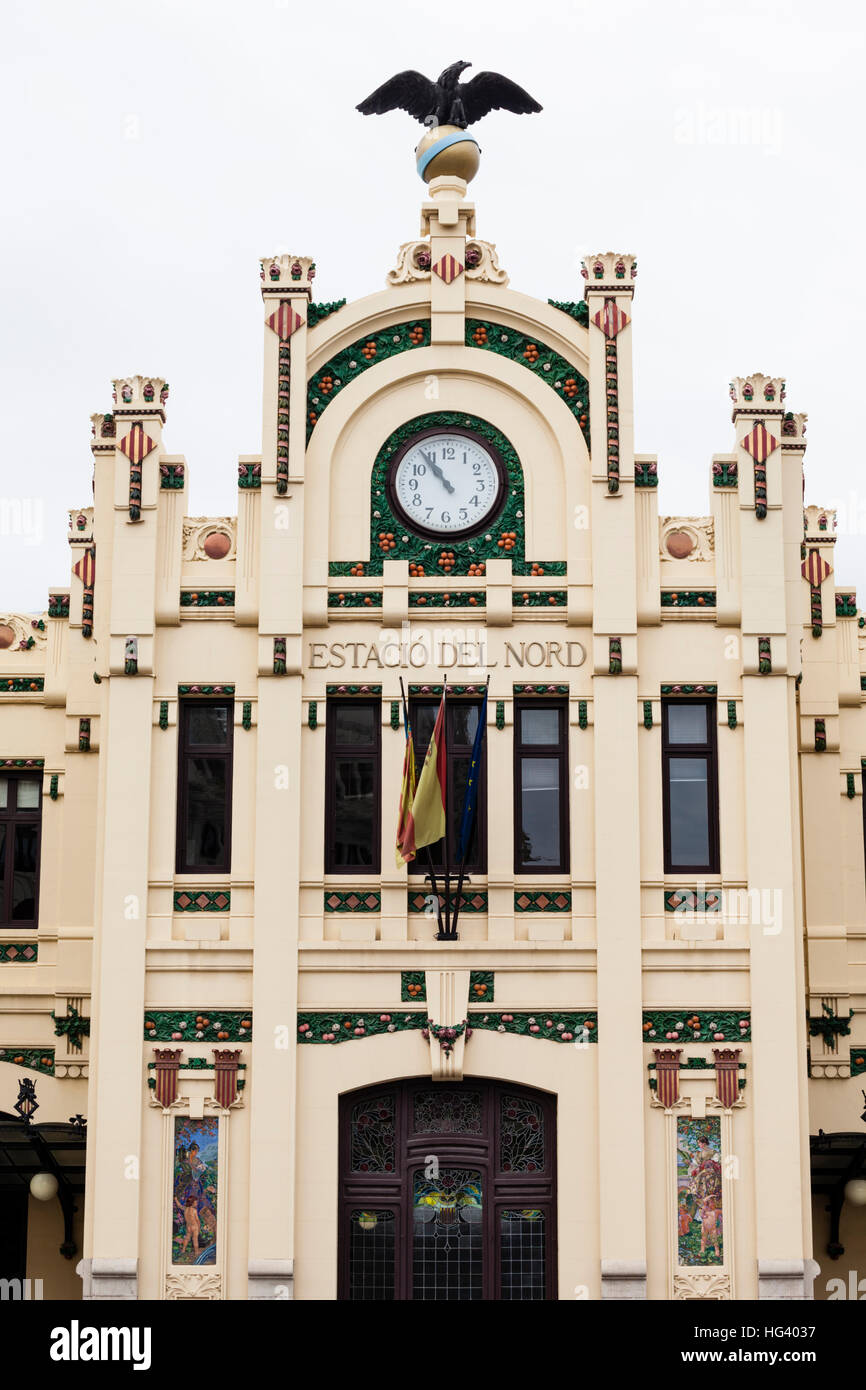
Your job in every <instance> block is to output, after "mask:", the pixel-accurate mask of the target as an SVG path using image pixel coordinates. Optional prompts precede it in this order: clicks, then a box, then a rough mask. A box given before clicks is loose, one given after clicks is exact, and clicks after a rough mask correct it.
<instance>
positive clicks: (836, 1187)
mask: <svg viewBox="0 0 866 1390" xmlns="http://www.w3.org/2000/svg"><path fill="white" fill-rule="evenodd" d="M809 1156H810V1160H811V1169H812V1191H813V1192H816V1193H824V1194H825V1195H826V1196H827V1197H828V1199H829V1200H828V1202H827V1210H828V1211H829V1213H830V1239H829V1240H828V1241H827V1254H828V1255H829V1256H830V1258H831V1260H838V1258H839V1256H840V1255H844V1253H845V1247H844V1245H843V1244H842V1243H841V1241H840V1239H839V1227H840V1223H841V1218H842V1208H843V1206H844V1204H845V1185H846V1183H849V1182H851V1180H852V1178H859V1177H862V1176H864V1175H866V1134H864V1133H863V1131H862V1130H859V1131H851V1132H848V1131H842V1132H839V1133H836V1134H825V1133H824V1131H823V1130H819V1131H818V1133H817V1134H811V1135H810V1136H809Z"/></svg>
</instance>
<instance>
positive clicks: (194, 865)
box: [0, 164, 866, 1300]
mask: <svg viewBox="0 0 866 1390" xmlns="http://www.w3.org/2000/svg"><path fill="white" fill-rule="evenodd" d="M454 167H455V168H458V167H459V165H458V164H455V166H454ZM437 168H438V170H439V172H438V173H437V175H436V176H435V177H433V178H432V179H431V181H430V183H429V186H428V188H427V190H426V195H425V198H424V202H423V205H422V211H421V230H420V236H419V238H418V239H417V240H412V241H409V242H406V243H405V244H403V245H402V246H401V247H400V250H399V254H398V257H397V263H396V265H395V266H394V268H393V269H391V270H390V271H388V273H387V276H386V286H385V288H384V289H383V290H381V291H379V292H377V293H374V294H372V295H370V296H369V297H368V298H365V299H362V300H360V301H358V302H356V303H352V304H346V303H339V304H320V303H317V302H316V301H315V300H314V298H313V281H314V270H315V267H314V265H313V263H312V261H311V260H310V259H309V258H308V257H304V256H294V255H278V256H276V257H274V258H266V259H265V260H263V261H262V263H261V292H262V297H263V300H264V325H263V333H264V345H265V356H264V381H263V416H262V452H261V455H258V456H255V457H249V456H243V457H242V458H241V459H240V462H239V470H238V475H239V476H238V504H237V515H236V516H232V517H190V516H188V515H187V493H188V488H189V468H188V466H187V464H186V462H185V460H184V458H183V457H182V456H181V455H178V454H173V453H169V452H168V451H167V450H168V445H167V443H166V442H165V441H164V438H163V430H164V427H165V422H166V410H167V407H166V399H167V395H168V388H167V386H166V385H165V383H164V382H163V381H162V380H160V379H158V378H154V377H150V378H148V377H142V376H133V377H130V378H126V379H119V380H117V381H116V382H115V383H114V396H113V404H112V405H111V407H110V408H109V409H108V410H107V411H106V412H101V413H99V414H96V415H94V416H93V417H92V418H93V438H92V450H93V460H94V489H93V505H92V506H86V507H83V508H81V510H80V511H73V512H72V513H71V514H70V532H69V542H70V549H71V557H72V559H71V564H72V574H71V577H70V581H69V585H68V587H65V588H60V589H56V590H53V591H52V593H51V594H50V597H49V603H48V608H47V611H46V612H45V613H44V614H42V615H41V616H40V617H37V618H33V617H32V616H31V615H26V616H21V615H14V614H13V615H6V617H5V618H3V620H2V625H0V646H2V650H0V704H2V706H3V708H2V711H0V731H2V733H0V794H2V800H0V836H2V839H0V844H2V847H3V848H2V852H0V872H2V879H0V883H2V885H3V887H2V892H3V898H2V903H3V915H2V917H0V1063H2V1065H0V1111H2V1117H0V1165H2V1166H0V1184H2V1185H0V1200H2V1202H3V1203H4V1207H5V1210H6V1212H7V1221H6V1223H5V1227H4V1229H5V1230H6V1233H7V1234H6V1238H5V1244H4V1247H3V1258H4V1262H5V1266H6V1269H5V1271H2V1272H4V1273H8V1275H9V1277H14V1276H15V1275H20V1276H21V1277H29V1278H31V1279H32V1280H35V1279H41V1280H42V1281H43V1292H44V1296H45V1297H52V1298H67V1297H70V1298H72V1297H82V1296H83V1297H85V1298H95V1299H106V1298H123V1299H134V1298H139V1299H189V1298H195V1299H246V1298H286V1297H296V1298H300V1299H326V1300H327V1299H335V1298H340V1299H409V1298H418V1299H453V1298H458V1299H476V1298H484V1299H494V1300H495V1299H503V1300H514V1299H520V1300H536V1299H570V1298H589V1299H598V1298H628V1299H643V1298H648V1299H656V1300H664V1299H703V1298H710V1299H750V1298H757V1297H762V1298H808V1297H811V1296H812V1294H813V1289H812V1283H813V1276H814V1274H815V1270H816V1268H817V1267H818V1266H820V1271H821V1272H820V1274H819V1277H818V1280H817V1282H816V1284H815V1289H814V1293H815V1296H818V1297H826V1296H827V1289H828V1285H827V1280H828V1279H830V1278H831V1277H832V1276H834V1275H836V1274H839V1275H841V1276H842V1279H843V1282H844V1279H845V1278H846V1277H847V1273H846V1271H847V1270H848V1268H849V1266H850V1267H852V1268H856V1264H857V1254H858V1252H859V1254H860V1255H861V1256H863V1259H864V1263H866V1224H864V1221H863V1219H862V1216H859V1214H858V1211H857V1207H856V1202H857V1200H858V1198H859V1195H860V1189H859V1188H858V1182H857V1180H858V1179H859V1176H860V1171H861V1164H862V1145H861V1139H860V1133H859V1132H858V1125H859V1124H860V1121H859V1110H860V1100H859V1095H860V1086H861V1082H860V1080H858V1079H857V1078H858V1074H859V1073H863V1072H866V1017H864V1011H866V999H864V994H866V981H864V976H863V970H864V967H863V964H862V942H863V939H864V933H866V886H864V847H863V841H864V834H863V797H862V773H861V768H862V763H861V758H862V757H863V756H864V755H866V722H864V714H863V709H862V702H863V698H864V697H863V690H864V686H866V653H864V650H863V643H862V641H861V634H862V630H863V626H864V619H863V617H861V616H860V614H859V612H858V609H857V604H856V598H855V596H854V595H853V594H851V593H849V592H847V591H843V590H841V589H839V588H837V587H836V575H835V572H834V569H833V542H834V535H833V531H834V520H833V516H832V513H830V512H824V511H820V510H818V509H817V508H814V507H810V508H809V509H808V510H807V511H806V513H805V518H804V508H803V457H804V451H805V439H804V432H805V420H806V417H805V415H802V414H797V413H794V412H792V411H791V410H789V408H788V405H787V402H786V400H785V388H784V382H783V381H782V380H781V379H780V378H776V377H766V376H763V375H751V376H743V377H738V378H735V380H734V382H733V384H732V386H731V398H732V420H733V430H732V435H731V438H730V440H729V441H728V451H727V452H723V453H720V454H718V455H715V456H714V457H713V459H712V461H711V465H710V467H709V470H708V487H709V499H710V512H709V514H708V515H706V516H702V517H677V516H659V513H658V505H657V490H656V484H657V480H658V473H657V462H656V459H655V457H654V456H652V455H647V454H640V453H636V452H635V441H634V428H633V377H632V372H633V364H632V345H631V336H632V335H631V326H632V321H633V316H634V313H635V305H634V302H633V299H634V291H635V274H636V265H635V261H634V258H633V257H632V256H631V255H625V254H622V255H619V254H611V253H604V254H600V255H598V256H590V257H588V258H587V259H586V261H585V263H584V272H583V273H584V276H585V281H584V284H583V287H582V290H583V298H582V299H580V300H577V301H575V302H573V303H554V302H547V303H542V302H540V301H538V300H535V299H532V298H529V297H527V296H525V295H523V294H521V293H520V292H519V291H517V290H515V289H513V288H511V287H510V285H509V282H508V277H507V275H506V273H505V270H504V269H503V268H502V267H501V266H500V265H499V262H498V258H497V254H496V251H495V248H494V246H493V245H491V244H490V243H489V242H486V241H483V240H480V239H478V237H477V235H476V227H475V209H474V206H473V204H472V203H471V202H470V201H468V190H467V185H466V183H465V182H464V181H463V180H462V179H461V178H460V177H459V176H458V175H457V173H455V172H453V171H452V170H449V168H448V166H447V165H445V166H441V165H440V166H437ZM721 443H722V444H723V446H724V441H721ZM488 677H489V697H488V699H487V703H486V706H485V705H484V703H483V702H484V696H485V691H486V688H487V681H488ZM446 680H447V685H448V696H447V700H446V716H445V718H446V747H447V762H448V785H449V832H448V836H447V839H448V844H447V845H441V844H440V845H439V846H437V847H435V849H434V852H433V856H432V857H433V861H434V867H435V868H436V870H437V872H438V875H439V878H438V880H437V890H438V888H439V886H440V884H441V881H442V880H441V873H442V870H443V868H444V865H445V862H446V859H447V860H448V861H449V866H450V867H451V868H452V869H456V867H457V855H456V833H457V821H458V818H459V812H460V806H461V799H462V789H463V788H464V787H465V783H466V776H467V770H468V766H469V761H470V758H471V750H472V743H473V739H474V735H475V731H476V729H477V724H478V720H479V718H481V717H484V718H485V719H486V727H487V732H486V739H485V743H484V748H483V754H482V763H481V778H480V795H479V808H478V818H477V823H476V828H475V831H474V834H473V840H472V843H471V845H470V848H469V852H468V854H467V858H466V874H467V876H466V879H465V881H464V883H463V886H462V895H461V911H460V916H459V922H458V925H457V932H456V938H451V939H444V940H443V939H438V936H437V926H438V921H437V896H436V895H435V894H434V891H433V888H432V886H431V884H430V882H429V881H427V879H426V878H425V874H426V873H427V872H428V865H427V861H426V859H425V858H423V857H422V856H419V860H418V861H416V862H414V863H413V864H411V865H410V866H409V869H408V871H407V868H406V867H405V866H402V867H397V865H396V861H395V855H394V848H393V846H394V837H395V830H396V822H397V804H398V796H399V788H400V779H401V770H402V765H403V757H404V749H405V735H404V726H403V707H402V693H401V681H402V687H403V689H404V690H405V694H406V697H407V700H408V706H409V711H410V717H411V723H412V727H413V731H414V737H415V741H416V751H417V753H418V755H419V757H420V756H423V752H424V748H425V747H426V743H427V740H428V738H429V736H430V732H431V730H432V726H433V721H434V719H435V716H436V712H437V708H438V705H439V701H440V698H441V694H442V689H443V684H444V683H445V682H446ZM454 899H455V901H456V888H455V893H454ZM858 1048H859V1049H860V1050H859V1051H858ZM34 1106H38V1111H37V1110H36V1109H34ZM819 1130H820V1131H822V1132H823V1133H822V1134H820V1135H819ZM45 1173H48V1174H50V1175H51V1177H49V1179H47V1180H46V1179H45V1178H41V1177H35V1176H34V1175H37V1174H40V1175H41V1174H45ZM52 1177H53V1181H52ZM31 1179H33V1181H34V1190H35V1191H36V1192H39V1191H40V1188H39V1184H40V1182H41V1183H42V1185H43V1187H42V1189H41V1192H42V1197H43V1200H39V1197H38V1196H37V1195H32V1194H31V1192H30V1183H31ZM46 1181H47V1187H46ZM813 1191H814V1196H813ZM55 1192H56V1195H55ZM46 1196H47V1199H45V1198H46ZM61 1245H62V1246H63V1250H62V1251H61V1249H60V1247H61ZM828 1245H829V1246H830V1247H831V1253H832V1254H835V1256H836V1259H835V1261H834V1259H833V1258H831V1253H828ZM840 1246H842V1247H844V1257H843V1255H842V1251H841V1250H840V1249H839V1248H838V1247H840ZM813 1250H814V1259H815V1261H816V1262H817V1264H814V1263H813V1262H812V1257H813ZM830 1292H831V1293H832V1290H830ZM840 1296H842V1295H840Z"/></svg>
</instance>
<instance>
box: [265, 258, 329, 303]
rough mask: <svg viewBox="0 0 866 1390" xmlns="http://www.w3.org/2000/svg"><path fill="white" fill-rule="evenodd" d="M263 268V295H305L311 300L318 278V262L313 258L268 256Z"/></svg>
mask: <svg viewBox="0 0 866 1390" xmlns="http://www.w3.org/2000/svg"><path fill="white" fill-rule="evenodd" d="M259 265H260V266H261V272H260V273H261V278H262V294H263V295H264V296H265V297H267V296H268V294H271V293H273V292H275V291H277V292H279V293H280V294H286V293H289V294H303V295H305V296H306V297H307V299H310V298H311V297H312V292H313V281H314V280H315V278H316V262H315V261H314V260H313V258H312V256H294V255H291V254H290V255H285V256H266V257H264V259H262V260H261V261H260V262H259Z"/></svg>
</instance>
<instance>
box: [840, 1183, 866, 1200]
mask: <svg viewBox="0 0 866 1390" xmlns="http://www.w3.org/2000/svg"><path fill="white" fill-rule="evenodd" d="M845 1201H846V1202H850V1203H851V1205H852V1207H866V1179H863V1178H851V1180H850V1182H846V1184H845Z"/></svg>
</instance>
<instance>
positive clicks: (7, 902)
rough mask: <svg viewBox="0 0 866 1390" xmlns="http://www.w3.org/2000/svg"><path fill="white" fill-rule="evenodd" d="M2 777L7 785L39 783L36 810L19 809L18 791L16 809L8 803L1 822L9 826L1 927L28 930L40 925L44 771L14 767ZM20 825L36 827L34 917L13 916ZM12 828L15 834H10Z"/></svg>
mask: <svg viewBox="0 0 866 1390" xmlns="http://www.w3.org/2000/svg"><path fill="white" fill-rule="evenodd" d="M2 776H4V777H5V778H6V781H7V784H9V785H10V786H11V785H16V786H17V784H18V783H19V782H36V783H37V784H38V787H39V804H38V805H37V806H36V807H35V808H32V809H26V810H23V811H22V810H19V809H18V792H17V790H16V792H15V809H14V810H13V811H10V809H9V807H8V805H7V806H6V807H3V808H0V823H2V824H3V825H5V826H6V827H7V830H6V844H5V846H4V848H3V853H4V854H5V856H6V863H5V864H4V875H3V885H2V888H0V929H2V930H3V931H19V930H21V931H26V930H35V929H36V928H37V927H38V926H39V881H40V877H41V870H42V807H43V796H42V770H41V768H33V769H30V768H27V769H22V770H20V771H19V770H18V769H10V770H9V771H8V772H7V771H5V770H4V772H3V773H2ZM17 825H35V826H36V865H35V868H34V880H33V916H32V918H31V917H13V916H12V915H11V900H12V892H13V888H14V878H15V872H14V864H15V827H16V826H17ZM10 831H11V833H10Z"/></svg>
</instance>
